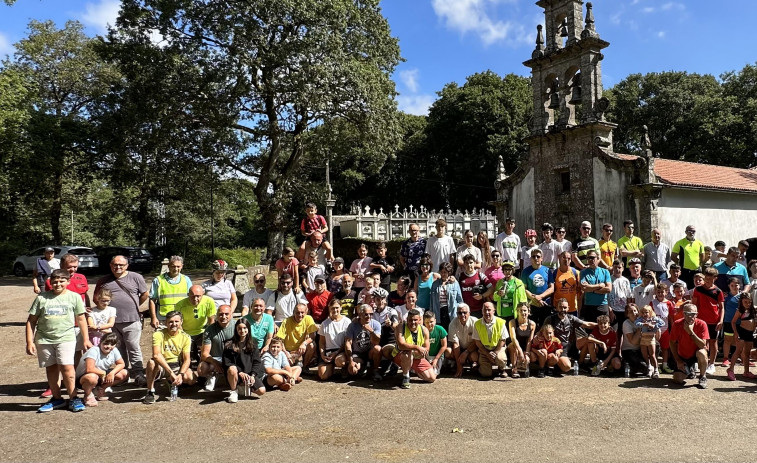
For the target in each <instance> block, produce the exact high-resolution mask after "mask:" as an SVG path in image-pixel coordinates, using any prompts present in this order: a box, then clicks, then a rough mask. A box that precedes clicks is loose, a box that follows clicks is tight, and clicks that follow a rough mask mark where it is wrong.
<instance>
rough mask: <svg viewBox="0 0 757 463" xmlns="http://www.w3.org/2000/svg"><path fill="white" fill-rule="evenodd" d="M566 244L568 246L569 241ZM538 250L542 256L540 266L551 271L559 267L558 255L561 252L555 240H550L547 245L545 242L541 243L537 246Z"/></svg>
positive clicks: (560, 247)
mask: <svg viewBox="0 0 757 463" xmlns="http://www.w3.org/2000/svg"><path fill="white" fill-rule="evenodd" d="M566 243H568V244H570V242H569V241H566ZM539 249H541V255H542V261H541V264H542V265H544V266H545V267H549V268H551V269H552V270H554V269H556V268H557V267H559V265H560V259H559V257H558V255H559V254H560V253H561V252H562V246H560V243H558V242H557V241H555V240H552V241H550V242H549V243H547V242H546V241H543V242H542V243H541V244H540V245H539ZM524 265H525V264H524Z"/></svg>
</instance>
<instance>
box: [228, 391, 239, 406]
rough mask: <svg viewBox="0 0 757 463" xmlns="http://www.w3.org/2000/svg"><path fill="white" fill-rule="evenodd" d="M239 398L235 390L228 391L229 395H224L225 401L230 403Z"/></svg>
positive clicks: (235, 401)
mask: <svg viewBox="0 0 757 463" xmlns="http://www.w3.org/2000/svg"><path fill="white" fill-rule="evenodd" d="M238 400H239V395H238V394H237V391H231V392H229V396H228V397H226V402H228V403H230V404H235V403H237V401H238Z"/></svg>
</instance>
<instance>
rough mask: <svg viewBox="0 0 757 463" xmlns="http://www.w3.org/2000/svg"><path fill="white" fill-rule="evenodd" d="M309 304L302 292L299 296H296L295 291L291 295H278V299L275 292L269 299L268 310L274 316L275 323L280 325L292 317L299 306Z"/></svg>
mask: <svg viewBox="0 0 757 463" xmlns="http://www.w3.org/2000/svg"><path fill="white" fill-rule="evenodd" d="M307 303H308V300H307V299H306V298H305V294H304V293H303V292H302V291H300V292H298V293H297V295H295V294H294V290H291V291H289V294H281V293H278V298H277V297H276V291H274V292H273V293H271V295H270V297H269V298H268V303H267V304H266V310H268V311H269V312H271V313H272V314H273V321H275V322H276V323H277V324H279V323H281V322H283V321H284V320H286V319H287V318H288V317H291V316H292V314H293V313H294V308H295V307H296V306H297V304H307Z"/></svg>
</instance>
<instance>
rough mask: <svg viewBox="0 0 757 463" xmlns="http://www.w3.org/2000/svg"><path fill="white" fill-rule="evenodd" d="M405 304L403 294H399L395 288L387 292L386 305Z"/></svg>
mask: <svg viewBox="0 0 757 463" xmlns="http://www.w3.org/2000/svg"><path fill="white" fill-rule="evenodd" d="M404 304H405V296H400V295H399V293H398V292H397V290H396V289H395V290H394V291H392V292H390V293H389V299H388V305H389V307H397V306H398V305H404Z"/></svg>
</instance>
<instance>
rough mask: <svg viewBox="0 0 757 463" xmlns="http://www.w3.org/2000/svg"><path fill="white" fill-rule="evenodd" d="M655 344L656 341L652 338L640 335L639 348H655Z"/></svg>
mask: <svg viewBox="0 0 757 463" xmlns="http://www.w3.org/2000/svg"><path fill="white" fill-rule="evenodd" d="M657 344H658V343H657V340H656V339H655V337H654V336H644V335H643V334H642V335H641V341H640V342H639V345H640V346H656V345H657Z"/></svg>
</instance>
